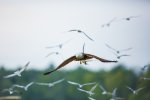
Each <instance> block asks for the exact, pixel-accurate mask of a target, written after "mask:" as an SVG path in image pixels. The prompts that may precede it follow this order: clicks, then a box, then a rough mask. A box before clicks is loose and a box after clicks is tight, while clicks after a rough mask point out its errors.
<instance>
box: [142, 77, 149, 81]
mask: <svg viewBox="0 0 150 100" xmlns="http://www.w3.org/2000/svg"><path fill="white" fill-rule="evenodd" d="M140 79H142V80H150V78H148V77H141V78H140Z"/></svg>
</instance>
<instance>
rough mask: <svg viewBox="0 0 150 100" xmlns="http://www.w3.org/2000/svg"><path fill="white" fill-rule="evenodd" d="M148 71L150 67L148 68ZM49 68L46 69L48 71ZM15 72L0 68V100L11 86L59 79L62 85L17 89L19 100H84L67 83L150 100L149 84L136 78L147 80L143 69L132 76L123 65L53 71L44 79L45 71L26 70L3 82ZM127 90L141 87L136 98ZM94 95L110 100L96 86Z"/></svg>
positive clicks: (132, 99) (127, 98)
mask: <svg viewBox="0 0 150 100" xmlns="http://www.w3.org/2000/svg"><path fill="white" fill-rule="evenodd" d="M149 67H150V66H149ZM50 69H51V68H49V69H47V70H50ZM14 71H15V70H11V71H8V70H5V69H4V68H3V67H1V68H0V91H1V92H0V96H8V95H9V93H8V92H2V90H3V89H5V88H9V87H11V86H12V85H13V84H20V85H26V84H28V83H29V82H32V81H33V82H44V83H46V82H54V81H57V80H60V79H63V78H64V79H65V80H64V81H63V82H61V83H59V84H56V85H55V86H53V87H50V88H49V87H48V86H40V85H37V84H33V85H32V86H31V87H29V90H28V91H24V90H23V89H19V88H17V90H18V91H19V93H14V94H12V95H19V96H21V97H22V100H88V94H86V93H83V92H81V91H78V90H77V86H75V85H71V84H69V83H68V82H67V81H68V80H69V81H73V82H77V83H81V84H83V83H88V82H97V83H98V84H101V85H102V86H104V87H105V88H106V90H108V91H109V92H112V91H113V89H114V88H117V96H118V97H122V98H125V100H150V80H141V79H140V77H150V69H149V68H147V69H146V70H145V71H144V72H139V73H136V72H135V71H133V70H129V69H127V68H126V67H125V66H123V65H119V66H116V67H114V68H113V69H111V70H110V71H104V70H99V71H97V72H92V71H89V70H87V69H83V67H81V66H80V67H79V68H78V69H76V70H71V71H61V70H59V71H56V72H54V73H52V74H51V75H48V76H43V73H44V72H46V70H45V71H37V70H27V71H25V72H23V73H22V77H18V76H15V77H12V78H9V79H4V78H3V76H5V75H8V74H11V73H13V72H14ZM92 86H93V85H90V86H85V87H83V89H85V90H90V89H91V87H92ZM126 86H130V87H132V88H133V89H138V88H141V87H144V89H143V90H141V91H140V92H139V93H138V94H137V95H133V93H132V92H131V91H130V90H129V89H127V88H126ZM94 92H95V94H94V95H92V96H91V97H92V98H94V99H96V100H110V98H111V96H107V95H103V94H102V90H101V89H100V87H99V86H97V88H96V89H95V91H94Z"/></svg>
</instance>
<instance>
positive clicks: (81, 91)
mask: <svg viewBox="0 0 150 100" xmlns="http://www.w3.org/2000/svg"><path fill="white" fill-rule="evenodd" d="M77 89H78V90H79V91H81V92H85V93H89V91H86V90H83V89H81V88H77Z"/></svg>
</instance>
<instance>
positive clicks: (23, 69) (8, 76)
mask: <svg viewBox="0 0 150 100" xmlns="http://www.w3.org/2000/svg"><path fill="white" fill-rule="evenodd" d="M29 64H30V62H28V63H27V64H26V65H25V66H23V67H22V68H21V69H19V70H17V71H15V72H14V73H13V74H10V75H7V76H4V78H10V77H14V76H19V77H21V73H22V72H23V71H25V70H26V69H27V67H28V65H29Z"/></svg>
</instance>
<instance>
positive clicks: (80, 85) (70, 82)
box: [67, 81, 96, 88]
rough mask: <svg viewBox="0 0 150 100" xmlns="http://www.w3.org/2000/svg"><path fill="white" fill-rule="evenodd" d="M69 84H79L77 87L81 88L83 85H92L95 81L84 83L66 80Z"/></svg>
mask: <svg viewBox="0 0 150 100" xmlns="http://www.w3.org/2000/svg"><path fill="white" fill-rule="evenodd" d="M67 82H68V83H69V84H72V85H77V86H79V88H82V87H83V86H86V85H93V84H96V82H92V83H85V84H79V83H76V82H72V81H67Z"/></svg>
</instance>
